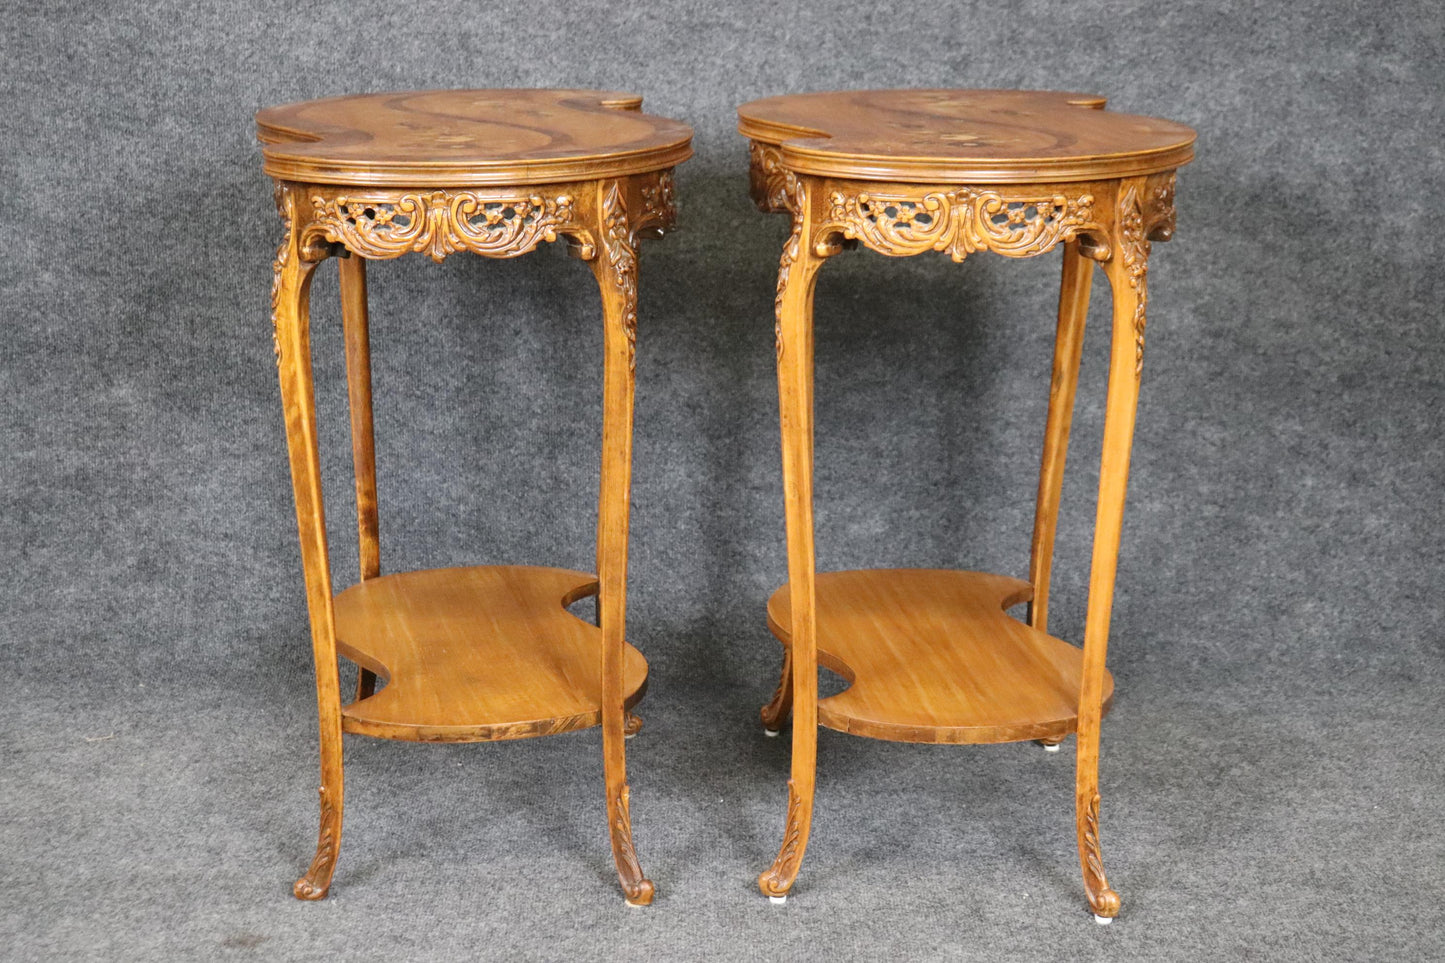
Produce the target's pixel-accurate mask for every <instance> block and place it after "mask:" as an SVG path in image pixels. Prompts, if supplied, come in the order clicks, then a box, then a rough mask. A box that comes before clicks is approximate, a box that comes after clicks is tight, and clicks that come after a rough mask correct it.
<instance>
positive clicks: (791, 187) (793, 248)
mask: <svg viewBox="0 0 1445 963" xmlns="http://www.w3.org/2000/svg"><path fill="white" fill-rule="evenodd" d="M780 197H781V199H780V200H779V202H778V203H779V204H780V205H781V206H780V207H779V208H778V209H779V210H785V211H789V212H790V213H791V214H792V215H793V229H792V232H791V233H790V234H789V235H788V240H787V242H786V243H785V244H784V245H783V254H782V258H781V259H780V260H779V262H778V293H777V294H776V295H775V296H774V298H773V338H774V341H775V343H776V346H777V354H778V360H779V361H782V360H783V292H784V291H785V290H786V289H787V287H788V276H789V274H791V272H792V269H793V265H794V264H796V263H797V261H798V256H799V255H800V254H801V253H802V246H803V214H804V207H805V206H806V202H807V194H806V190H805V188H804V186H803V183H802V181H800V180H799V179H798V176H797V175H796V174H794V173H793V172H792V171H784V172H783V189H782V194H781V195H780Z"/></svg>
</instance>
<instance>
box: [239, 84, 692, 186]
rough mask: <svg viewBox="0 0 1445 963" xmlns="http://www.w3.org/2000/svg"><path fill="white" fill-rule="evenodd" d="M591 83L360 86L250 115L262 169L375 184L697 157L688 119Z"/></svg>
mask: <svg viewBox="0 0 1445 963" xmlns="http://www.w3.org/2000/svg"><path fill="white" fill-rule="evenodd" d="M641 106H642V98H641V97H638V96H635V95H633V94H625V93H616V92H609V91H598V90H429V91H415V92H410V93H387V94H361V95H356V96H350V97H333V98H330V99H327V100H312V101H306V102H304V103H298V104H286V105H284V106H281V107H269V108H267V109H265V110H262V111H260V112H258V113H257V114H256V128H257V135H258V137H259V138H260V140H261V142H262V144H263V153H264V155H265V170H266V173H267V174H269V175H271V176H272V177H275V178H279V179H282V180H292V181H301V182H306V183H315V184H349V185H366V186H376V187H393V186H403V187H465V186H477V185H497V184H544V183H560V182H565V181H577V180H591V179H597V178H604V177H622V176H626V175H629V174H640V173H645V172H647V171H655V170H664V169H666V168H669V167H673V166H675V165H677V164H679V163H681V162H682V161H684V160H686V159H687V158H688V157H690V156H691V155H692V148H691V143H692V128H691V127H688V126H687V125H686V124H683V123H679V122H678V121H675V120H669V119H667V118H665V117H656V116H653V115H651V114H644V113H642V110H641Z"/></svg>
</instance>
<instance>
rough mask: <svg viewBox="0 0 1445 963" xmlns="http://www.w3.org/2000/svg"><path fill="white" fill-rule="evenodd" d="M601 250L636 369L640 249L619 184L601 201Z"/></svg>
mask: <svg viewBox="0 0 1445 963" xmlns="http://www.w3.org/2000/svg"><path fill="white" fill-rule="evenodd" d="M602 247H603V250H605V251H606V252H607V264H608V266H609V267H610V268H611V270H612V279H613V282H614V283H615V284H616V286H617V290H618V293H619V294H621V296H622V300H623V309H622V330H623V331H624V332H625V333H626V335H627V366H628V368H629V369H632V370H636V368H637V249H636V247H635V246H634V244H633V239H632V228H631V226H630V225H629V223H628V220H627V203H626V201H625V200H624V199H623V196H622V189H621V187H620V186H619V185H618V183H617V182H616V181H614V182H612V183H611V184H610V185H608V187H607V193H606V195H604V196H603V198H602Z"/></svg>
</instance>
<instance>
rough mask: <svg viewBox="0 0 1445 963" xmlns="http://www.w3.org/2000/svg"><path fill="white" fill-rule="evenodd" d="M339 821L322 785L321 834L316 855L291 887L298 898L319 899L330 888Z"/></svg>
mask: <svg viewBox="0 0 1445 963" xmlns="http://www.w3.org/2000/svg"><path fill="white" fill-rule="evenodd" d="M339 822H340V820H339V818H338V817H337V814H336V807H335V806H333V805H332V803H331V794H330V793H328V792H327V791H326V787H325V786H322V787H321V836H320V839H319V840H318V841H317V843H316V855H315V856H313V857H312V858H311V867H310V868H309V869H307V870H306V875H305V876H303V877H301V878H300V879H298V880H297V881H296V885H295V886H294V887H292V890H293V892H295V894H296V897H297V898H298V899H321V898H322V897H324V896H325V895H326V891H327V890H329V889H330V888H331V874H332V872H333V871H334V870H335V869H336V832H337V824H338V823H339Z"/></svg>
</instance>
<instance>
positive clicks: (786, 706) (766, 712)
mask: <svg viewBox="0 0 1445 963" xmlns="http://www.w3.org/2000/svg"><path fill="white" fill-rule="evenodd" d="M792 711H793V651H792V649H791V648H788V649H784V650H783V671H782V677H781V678H780V679H778V688H777V691H776V692H774V693H773V697H772V698H771V699H770V700H768V704H767V705H765V706H763V707H762V709H760V710H759V711H758V715H759V716H761V717H762V720H763V732H764V733H765V734H766V735H768V736H776V735H778V734H780V733H781V732H782V731H783V723H784V722H787V721H788V716H789V715H791V714H792Z"/></svg>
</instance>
